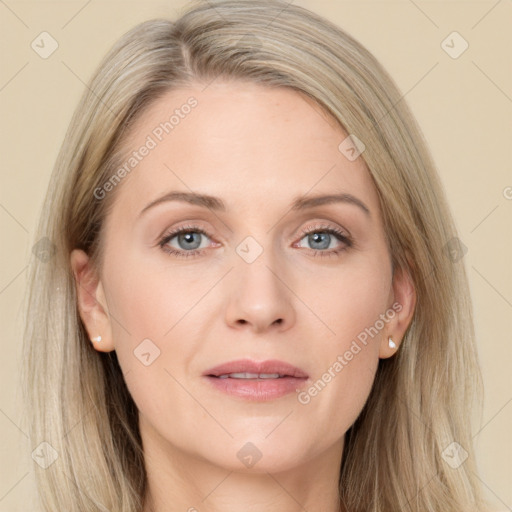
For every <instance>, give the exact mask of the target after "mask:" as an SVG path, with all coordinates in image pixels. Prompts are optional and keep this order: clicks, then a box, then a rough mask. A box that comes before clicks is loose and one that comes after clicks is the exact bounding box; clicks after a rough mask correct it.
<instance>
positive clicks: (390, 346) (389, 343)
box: [388, 336, 396, 348]
mask: <svg viewBox="0 0 512 512" xmlns="http://www.w3.org/2000/svg"><path fill="white" fill-rule="evenodd" d="M388 345H389V348H396V343H395V342H394V341H393V340H392V339H391V336H390V337H389V338H388Z"/></svg>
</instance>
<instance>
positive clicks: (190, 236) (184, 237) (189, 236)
mask: <svg viewBox="0 0 512 512" xmlns="http://www.w3.org/2000/svg"><path fill="white" fill-rule="evenodd" d="M194 237H196V240H195V241H196V242H197V246H194V247H191V246H190V245H187V244H190V243H194ZM182 242H185V248H187V249H197V248H198V247H199V246H200V245H201V233H196V232H193V233H182V234H180V235H178V243H179V244H180V246H181V244H182Z"/></svg>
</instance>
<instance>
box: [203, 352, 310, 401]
mask: <svg viewBox="0 0 512 512" xmlns="http://www.w3.org/2000/svg"><path fill="white" fill-rule="evenodd" d="M203 377H204V378H205V379H207V381H208V382H209V383H210V384H211V385H213V386H214V387H215V388H216V389H217V390H219V391H221V392H223V393H226V394H228V395H231V396H236V397H239V398H243V399H245V400H252V401H266V400H272V399H276V398H280V397H282V396H285V395H287V394H289V393H293V392H295V391H299V390H300V388H302V387H304V385H305V383H306V381H307V380H308V378H309V376H308V374H307V373H306V372H304V371H303V370H301V369H300V368H297V367H296V366H293V365H291V364H289V363H286V362H284V361H278V360H268V361H261V362H257V361H252V360H249V359H243V360H238V361H231V362H229V363H225V364H222V365H219V366H216V367H214V368H211V369H209V370H207V371H206V372H205V373H204V374H203Z"/></svg>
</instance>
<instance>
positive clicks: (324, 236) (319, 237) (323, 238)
mask: <svg viewBox="0 0 512 512" xmlns="http://www.w3.org/2000/svg"><path fill="white" fill-rule="evenodd" d="M309 241H310V242H313V243H318V242H320V244H321V246H320V247H318V246H317V247H314V248H315V249H327V248H328V247H329V243H330V241H331V235H330V234H329V233H321V234H319V233H313V234H312V235H309ZM326 242H327V243H326Z"/></svg>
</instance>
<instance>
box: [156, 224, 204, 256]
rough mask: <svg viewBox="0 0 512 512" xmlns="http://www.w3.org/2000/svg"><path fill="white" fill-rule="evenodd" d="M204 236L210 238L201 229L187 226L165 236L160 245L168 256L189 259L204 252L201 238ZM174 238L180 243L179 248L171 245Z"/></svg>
mask: <svg viewBox="0 0 512 512" xmlns="http://www.w3.org/2000/svg"><path fill="white" fill-rule="evenodd" d="M203 236H205V237H208V233H206V231H204V230H202V229H201V228H199V227H197V226H186V227H182V228H180V229H178V230H176V231H173V232H172V233H168V234H167V235H165V236H164V238H163V239H162V240H161V241H160V243H159V245H160V247H161V248H162V249H163V250H164V251H165V252H167V253H168V254H172V255H174V256H178V257H182V258H188V257H189V256H194V255H196V254H198V253H200V252H202V251H201V250H202V249H203V248H204V247H201V237H203ZM174 238H176V242H177V243H178V247H177V248H176V247H173V246H170V245H169V243H170V242H171V240H173V239H174Z"/></svg>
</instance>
